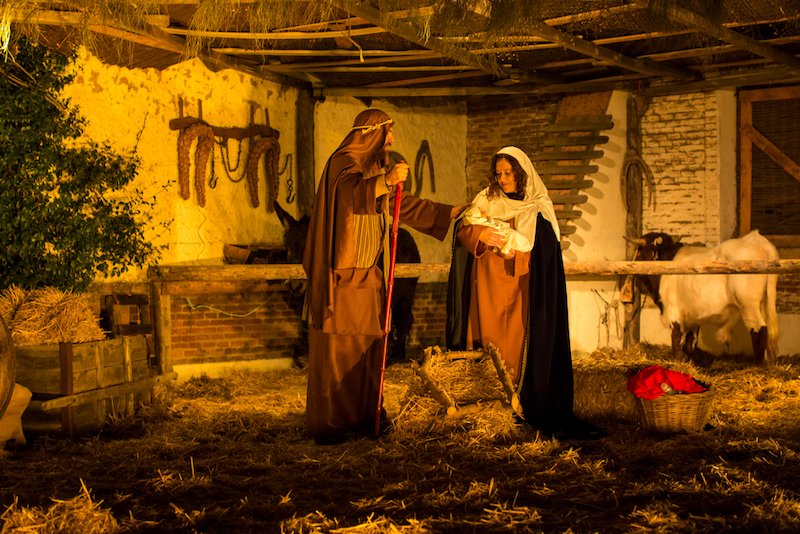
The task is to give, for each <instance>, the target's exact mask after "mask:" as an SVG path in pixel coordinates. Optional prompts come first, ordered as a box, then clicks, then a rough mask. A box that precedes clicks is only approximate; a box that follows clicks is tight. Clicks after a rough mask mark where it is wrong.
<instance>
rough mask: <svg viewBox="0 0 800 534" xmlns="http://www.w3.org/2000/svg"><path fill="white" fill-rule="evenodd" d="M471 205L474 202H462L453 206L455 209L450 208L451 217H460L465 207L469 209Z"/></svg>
mask: <svg viewBox="0 0 800 534" xmlns="http://www.w3.org/2000/svg"><path fill="white" fill-rule="evenodd" d="M471 205H472V204H461V205H460V206H453V209H451V210H450V218H451V219H455V218H456V217H458V216H459V215H461V213H462V212H463V211H464V210H465V209H467V208H468V207H470V206H471Z"/></svg>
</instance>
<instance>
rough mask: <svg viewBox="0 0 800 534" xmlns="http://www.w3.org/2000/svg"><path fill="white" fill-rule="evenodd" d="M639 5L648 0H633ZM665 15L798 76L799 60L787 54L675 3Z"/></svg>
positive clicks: (668, 8)
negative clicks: (766, 59)
mask: <svg viewBox="0 0 800 534" xmlns="http://www.w3.org/2000/svg"><path fill="white" fill-rule="evenodd" d="M635 1H636V2H637V3H638V4H639V5H641V6H643V7H647V5H648V4H649V0H635ZM665 13H666V15H667V17H669V18H670V19H672V20H674V21H676V22H679V23H681V24H684V25H686V26H690V27H692V28H695V29H697V30H698V31H700V32H702V33H704V34H706V35H710V36H711V37H715V38H717V39H719V40H720V41H725V42H726V43H730V44H732V45H735V46H737V47H739V48H742V49H744V50H747V51H750V52H752V53H754V54H757V55H759V56H762V57H766V58H769V59H771V60H772V61H774V62H775V63H777V64H779V65H785V66H787V67H788V68H789V69H790V70H791V72H792V74H794V75H797V76H800V60H798V59H797V58H796V57H794V56H793V55H792V54H789V53H788V52H784V51H783V50H781V49H779V48H775V47H773V46H770V45H768V44H765V43H762V42H759V41H756V40H755V39H751V38H750V37H747V36H746V35H743V34H741V33H739V32H735V31H733V30H731V29H728V28H726V27H724V26H721V25H719V24H716V23H715V22H713V21H711V20H709V19H707V18H705V17H703V16H701V15H698V14H697V13H694V12H692V11H689V10H688V9H685V8H682V7H680V6H678V5H677V4H676V3H672V2H670V3H668V4H667V5H666V6H665Z"/></svg>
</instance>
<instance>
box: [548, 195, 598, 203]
mask: <svg viewBox="0 0 800 534" xmlns="http://www.w3.org/2000/svg"><path fill="white" fill-rule="evenodd" d="M550 200H552V201H553V204H583V203H585V202H589V197H588V196H587V195H557V194H551V195H550Z"/></svg>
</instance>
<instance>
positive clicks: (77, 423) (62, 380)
mask: <svg viewBox="0 0 800 534" xmlns="http://www.w3.org/2000/svg"><path fill="white" fill-rule="evenodd" d="M16 351H17V374H16V380H17V383H19V384H21V385H23V386H25V387H26V388H28V389H29V390H31V392H32V393H33V397H32V399H31V404H30V406H29V408H28V410H26V411H25V413H24V414H23V416H22V427H23V430H24V431H25V432H28V433H31V434H59V435H68V436H69V437H73V436H75V435H76V434H81V433H86V432H92V431H95V430H99V429H100V428H102V427H103V426H105V424H106V421H107V419H108V417H109V416H110V415H112V414H120V415H121V414H132V413H133V412H134V410H135V409H136V407H137V406H139V405H140V404H142V403H144V404H149V403H150V402H151V400H152V398H151V395H152V392H151V390H152V388H153V386H155V385H156V384H158V383H162V382H164V381H166V380H171V379H172V378H174V376H175V373H169V374H168V375H161V376H151V374H155V371H154V370H152V366H151V365H150V351H149V349H148V345H147V340H146V338H145V336H125V337H120V338H116V339H107V340H103V341H93V342H90V343H75V344H73V343H61V344H57V345H30V346H21V347H17V349H16Z"/></svg>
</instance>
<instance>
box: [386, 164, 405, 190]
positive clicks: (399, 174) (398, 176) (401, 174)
mask: <svg viewBox="0 0 800 534" xmlns="http://www.w3.org/2000/svg"><path fill="white" fill-rule="evenodd" d="M406 178H408V163H406V162H405V161H398V162H397V163H395V165H394V167H392V170H391V171H389V172H388V173H387V174H386V185H388V186H389V187H392V186H393V185H395V184H397V183H399V182H405V181H406Z"/></svg>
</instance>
